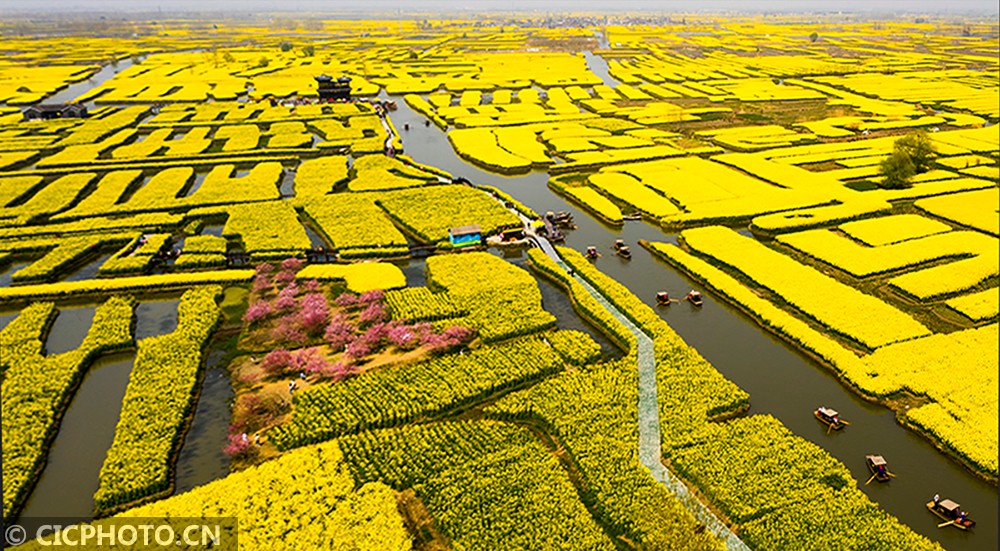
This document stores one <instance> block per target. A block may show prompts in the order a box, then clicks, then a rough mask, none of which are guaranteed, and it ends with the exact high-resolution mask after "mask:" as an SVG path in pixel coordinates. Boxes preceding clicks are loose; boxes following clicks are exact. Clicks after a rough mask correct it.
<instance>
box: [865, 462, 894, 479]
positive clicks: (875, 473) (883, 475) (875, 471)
mask: <svg viewBox="0 0 1000 551" xmlns="http://www.w3.org/2000/svg"><path fill="white" fill-rule="evenodd" d="M865 463H867V464H868V470H869V471H871V472H872V478H874V479H875V480H878V481H879V482H889V479H890V478H892V477H893V474H892V473H890V472H889V464H888V463H886V462H885V458H884V457H882V456H881V455H866V456H865ZM868 482H871V479H869V480H868ZM865 484H867V482H866V483H865Z"/></svg>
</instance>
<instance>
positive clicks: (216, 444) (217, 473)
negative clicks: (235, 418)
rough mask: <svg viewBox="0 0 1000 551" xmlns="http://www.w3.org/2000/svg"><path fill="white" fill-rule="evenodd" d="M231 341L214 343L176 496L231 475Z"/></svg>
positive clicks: (180, 458) (182, 458)
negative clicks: (228, 367)
mask: <svg viewBox="0 0 1000 551" xmlns="http://www.w3.org/2000/svg"><path fill="white" fill-rule="evenodd" d="M227 344H231V343H228V341H216V342H213V344H212V348H211V349H210V350H209V351H208V354H207V356H206V358H205V378H204V380H203V381H202V383H201V394H200V396H199V398H198V405H197V407H196V408H195V412H194V417H193V418H192V420H191V428H190V429H188V432H187V436H185V438H184V444H183V445H182V446H181V450H180V454H179V455H178V457H177V470H176V473H177V476H176V482H175V485H174V493H175V494H179V493H183V492H186V491H188V490H190V489H192V488H194V487H196V486H201V485H203V484H207V483H209V482H211V481H213V480H217V479H220V478H223V477H224V476H226V475H227V474H229V457H228V456H227V455H226V454H225V453H223V451H222V450H223V448H224V447H225V446H226V441H227V436H228V428H229V421H230V418H231V416H232V413H231V411H230V404H231V403H232V400H233V387H232V384H231V383H230V380H229V373H228V372H226V362H225V359H226V353H227V351H226V346H227Z"/></svg>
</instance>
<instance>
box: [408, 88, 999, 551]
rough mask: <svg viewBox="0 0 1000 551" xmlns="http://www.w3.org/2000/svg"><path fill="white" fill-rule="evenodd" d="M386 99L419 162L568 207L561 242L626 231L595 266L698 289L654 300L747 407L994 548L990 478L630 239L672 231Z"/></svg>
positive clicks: (945, 532) (914, 519)
mask: <svg viewBox="0 0 1000 551" xmlns="http://www.w3.org/2000/svg"><path fill="white" fill-rule="evenodd" d="M391 99H393V100H395V101H396V103H397V105H398V110H397V111H396V112H394V113H392V114H391V117H392V119H393V124H394V125H395V127H396V128H403V127H404V126H403V125H404V124H405V123H409V126H410V130H402V131H401V134H402V139H403V144H404V152H405V153H406V154H407V155H409V156H411V157H412V158H413V159H414V160H416V161H417V162H420V163H425V164H429V165H433V166H435V167H438V168H441V169H444V170H446V171H448V172H450V173H451V174H452V175H454V176H464V177H466V178H468V179H469V180H471V181H472V182H474V183H476V184H486V185H491V186H495V187H497V188H500V189H501V190H503V191H505V192H507V193H509V194H511V195H512V196H513V197H515V198H516V199H517V200H519V201H521V202H523V203H525V204H526V205H528V206H529V207H531V208H533V209H534V210H535V211H537V212H542V213H544V212H545V211H549V210H552V211H560V210H562V211H568V212H570V213H572V214H573V215H574V219H575V221H576V224H577V226H578V229H576V230H574V231H570V232H568V233H567V238H566V243H565V246H567V247H570V248H573V249H575V250H577V251H583V250H585V249H586V247H587V246H588V245H595V246H598V247H600V248H608V251H607V252H608V253H610V249H609V247H610V245H611V244H612V243H613V242H614V240H615V239H624V240H625V241H626V242H627V243H628V244H629V245H632V249H633V258H632V260H631V261H625V260H622V259H620V258H618V257H616V256H613V255H611V254H605V255H604V256H603V257H602V258H601V259H599V260H598V261H597V267H598V268H599V269H600V270H601V271H603V272H604V273H606V274H608V275H610V276H612V277H614V278H615V279H616V280H617V281H619V282H621V283H622V284H623V285H625V286H626V287H628V288H629V289H630V290H631V291H632V292H633V293H635V295H636V296H638V297H639V298H641V299H642V300H643V301H644V302H646V303H647V304H649V305H650V306H652V307H653V308H657V307H656V306H655V298H654V297H655V294H656V292H657V291H661V290H665V291H669V292H670V293H671V294H672V295H675V296H676V295H679V294H680V295H683V294H684V293H686V292H687V291H688V290H689V289H692V288H695V289H699V290H701V291H702V292H703V293H704V294H705V297H706V300H705V305H704V307H703V308H701V309H695V308H693V307H691V306H689V305H688V304H687V303H681V304H677V305H674V306H671V307H666V308H664V307H660V308H659V309H658V312H659V313H660V316H661V317H662V318H663V319H664V320H666V321H667V322H668V323H669V324H670V326H671V327H673V329H674V330H675V331H677V333H678V334H679V335H680V336H681V337H682V338H684V340H685V341H687V342H688V343H689V344H691V345H692V346H694V347H695V348H696V349H697V350H698V351H699V352H700V353H701V354H702V355H703V356H704V357H705V358H706V359H708V360H709V361H710V362H711V363H712V364H713V365H714V366H715V367H716V369H718V370H719V371H720V372H721V373H722V374H723V375H725V376H726V377H727V378H729V379H730V380H732V381H733V382H735V383H736V384H738V385H739V386H740V387H741V388H743V389H744V390H746V391H747V392H748V393H749V394H750V403H751V408H750V412H749V413H750V414H758V413H766V414H770V415H773V416H774V417H776V418H778V419H779V420H780V421H781V422H782V423H784V424H785V426H787V427H788V428H789V429H790V430H792V431H793V432H795V433H796V434H798V435H799V436H802V437H803V438H805V439H807V440H809V441H812V442H814V443H816V444H817V445H819V446H822V447H823V448H824V449H826V450H827V451H828V452H829V453H830V454H831V455H833V456H834V457H836V458H837V459H839V460H840V461H841V462H843V463H844V464H845V465H846V466H847V468H849V469H850V470H851V472H852V474H853V475H854V476H855V478H856V479H857V480H859V481H860V482H858V486H859V487H860V488H861V490H862V491H864V492H865V493H866V494H867V495H868V496H869V498H871V499H872V500H873V501H876V502H878V503H879V504H880V505H881V506H882V508H884V509H885V510H886V511H887V512H889V513H890V514H892V515H894V516H896V517H897V518H899V519H900V520H901V521H903V522H904V523H906V524H907V525H909V526H910V527H911V528H913V529H914V530H915V531H917V532H919V533H921V534H924V535H925V536H927V537H929V538H931V539H933V540H935V541H938V542H940V543H941V544H942V545H943V546H944V547H945V548H946V549H949V550H970V551H971V550H977V549H996V548H997V544H998V533H997V526H996V523H995V522H994V520H993V519H996V518H997V515H998V504H997V487H996V486H995V485H992V484H990V483H988V482H985V481H983V480H981V479H979V478H978V477H976V476H975V475H973V474H972V473H970V472H969V471H968V470H966V469H965V468H964V467H963V466H961V465H960V464H958V463H957V462H956V461H954V460H952V459H949V458H948V457H947V456H945V455H944V454H942V453H941V452H939V451H938V450H936V449H935V448H934V446H933V445H931V444H930V443H929V442H928V441H926V440H925V439H923V438H922V437H920V436H918V435H916V434H915V433H913V432H911V431H909V430H907V429H905V428H903V427H901V426H900V425H898V424H897V423H896V422H895V414H894V413H893V412H892V411H891V410H889V409H887V408H885V407H883V406H880V405H877V404H872V403H869V402H866V401H865V400H863V399H861V398H860V397H858V396H857V395H855V394H854V393H853V392H852V391H851V390H849V389H848V388H846V387H845V386H844V385H842V384H841V383H840V382H839V381H838V380H837V379H836V378H835V377H834V376H833V375H832V374H831V373H830V372H829V371H828V370H827V369H826V368H824V367H823V366H821V365H819V364H818V363H817V362H815V361H814V360H812V359H811V358H809V357H808V356H806V355H805V354H802V353H801V352H800V351H798V350H797V349H796V348H795V347H793V346H791V345H789V344H787V343H786V342H784V341H783V340H781V339H779V338H777V337H775V336H774V335H772V334H771V333H769V332H768V331H766V330H764V329H763V328H761V327H760V326H759V325H758V324H757V323H756V322H755V321H754V320H752V319H750V318H749V317H748V316H746V315H745V314H744V313H743V312H741V311H739V310H738V309H736V308H733V307H731V306H729V305H728V303H726V302H725V301H724V300H723V299H721V298H719V297H715V296H713V295H712V293H711V292H706V290H705V289H702V288H701V287H700V286H699V285H698V284H697V282H695V281H693V280H691V279H689V278H688V277H686V276H685V275H684V274H682V273H680V272H679V271H677V270H676V269H674V268H673V267H671V266H669V265H667V264H666V263H665V262H662V261H660V260H658V259H655V258H653V257H652V256H651V255H650V254H649V252H648V251H646V250H645V249H643V248H642V247H638V246H635V245H636V243H637V241H638V240H640V239H645V240H649V241H672V240H674V239H675V236H674V235H670V234H666V233H664V232H663V231H661V230H660V229H659V228H658V227H654V226H652V225H650V224H648V223H645V222H638V221H636V222H626V224H625V226H624V227H622V228H614V227H610V226H607V225H606V224H603V223H601V222H599V221H597V220H596V219H595V218H593V217H591V216H590V215H588V214H587V213H586V212H585V211H583V210H582V209H580V208H577V207H576V206H575V205H573V204H571V203H569V202H567V201H566V200H564V199H563V198H562V197H560V196H558V195H556V194H555V193H553V192H552V191H551V190H550V189H549V188H548V187H547V185H546V183H547V181H548V175H547V174H546V173H544V172H537V171H536V172H530V173H528V174H524V175H522V176H517V177H507V176H502V175H497V174H493V173H490V172H486V171H484V170H481V169H479V168H477V167H475V166H473V165H471V164H469V163H467V162H465V161H464V160H462V159H461V158H460V157H458V155H456V154H455V152H454V150H453V149H452V148H451V146H450V144H449V142H448V138H447V135H446V134H445V133H444V132H443V131H441V130H440V129H439V128H437V127H436V126H433V125H432V126H429V127H427V126H424V120H426V119H425V118H424V117H422V116H421V115H419V114H417V113H415V112H414V111H413V110H412V109H410V108H409V106H407V105H406V103H405V101H404V100H403V98H402V97H392V98H391ZM820 405H825V406H828V407H833V408H836V409H837V410H838V411H840V412H841V414H842V416H843V418H844V419H848V420H850V421H851V422H852V425H851V427H850V428H849V429H847V430H844V431H842V432H841V433H835V434H831V435H827V434H826V430H825V427H824V426H822V425H821V424H820V423H818V422H817V421H816V419H815V418H814V417H813V416H812V412H813V410H814V409H815V408H816V407H818V406H820ZM870 453H878V454H882V455H884V456H885V458H886V459H887V460H888V461H889V464H890V466H891V468H892V470H893V472H894V473H896V474H897V475H898V476H897V478H895V479H893V481H892V482H890V483H888V484H875V483H872V484H870V485H867V486H865V485H864V481H865V480H867V479H868V477H869V476H870V473H869V471H868V469H867V467H866V466H865V464H864V456H865V455H867V454H870ZM935 493H939V494H941V495H942V496H948V497H949V498H951V499H953V500H955V501H958V502H959V503H961V504H962V508H963V509H965V510H968V511H970V514H971V515H973V516H974V517H975V518H978V519H982V522H980V523H979V524H978V526H977V527H976V532H975V533H971V534H970V533H965V532H961V531H959V530H955V529H938V528H937V524H938V522H939V521H938V519H937V517H935V516H933V515H931V514H930V513H929V512H928V511H927V510H926V508H925V507H924V503H926V502H927V501H928V500H929V499H930V497H931V496H933V495H934V494H935Z"/></svg>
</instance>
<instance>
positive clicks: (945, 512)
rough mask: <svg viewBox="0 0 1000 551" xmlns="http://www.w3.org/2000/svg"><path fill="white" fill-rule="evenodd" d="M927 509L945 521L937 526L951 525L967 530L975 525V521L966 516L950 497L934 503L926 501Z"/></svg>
mask: <svg viewBox="0 0 1000 551" xmlns="http://www.w3.org/2000/svg"><path fill="white" fill-rule="evenodd" d="M927 510H928V511H930V512H932V513H934V514H935V515H937V516H938V517H940V518H941V519H942V520H944V521H945V522H942V523H941V524H938V528H944V527H945V526H949V525H951V526H954V527H955V528H958V529H959V530H969V529H971V528H972V527H973V526H975V525H976V521H974V520H972V519H970V518H968V517H967V514H966V513H965V512H963V511H962V507H961V506H960V505H959V504H957V503H955V502H954V501H952V500H950V499H942V500H941V501H938V502H936V503H935V502H934V501H928V502H927Z"/></svg>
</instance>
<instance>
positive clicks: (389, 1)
mask: <svg viewBox="0 0 1000 551" xmlns="http://www.w3.org/2000/svg"><path fill="white" fill-rule="evenodd" d="M512 9H513V10H531V11H536V12H542V13H544V12H547V11H564V12H566V11H629V10H650V11H656V12H660V11H663V12H671V11H677V12H688V13H690V12H693V11H716V12H723V11H794V12H810V11H822V12H831V11H833V12H836V11H860V12H896V13H900V12H923V13H930V12H938V11H943V10H947V11H982V12H990V13H995V12H997V11H998V9H1000V8H998V2H997V0H947V1H941V0H697V1H696V2H692V1H691V0H349V1H347V0H281V1H277V2H276V1H274V0H138V1H137V0H0V11H4V10H30V11H33V12H35V13H38V12H40V11H53V10H55V11H131V12H136V11H146V12H149V11H158V10H162V11H168V12H171V11H231V10H236V11H239V12H243V13H246V12H249V11H254V12H264V11H326V12H341V11H352V12H360V11H362V10H369V11H379V12H396V11H397V10H401V11H403V12H407V11H438V12H440V11H447V12H468V11H498V10H503V11H510V10H512Z"/></svg>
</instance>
